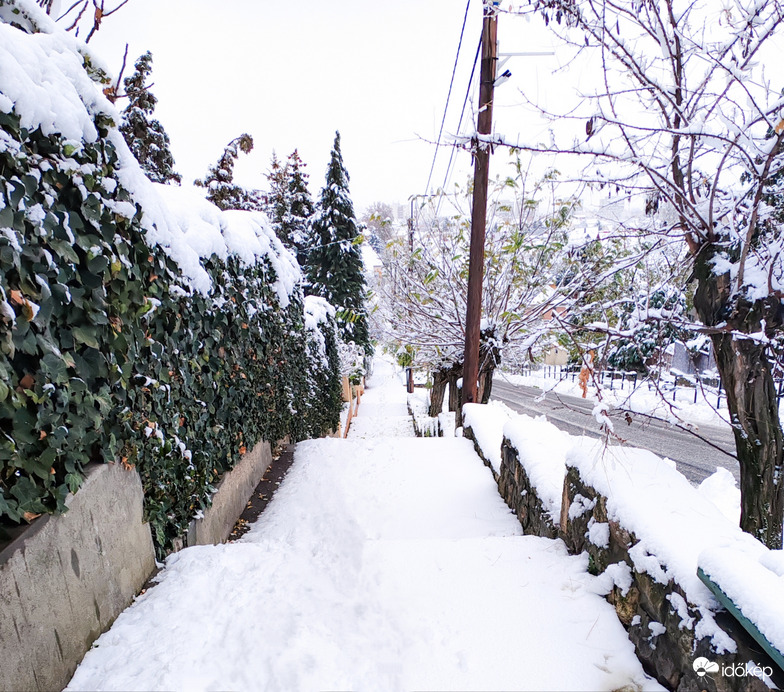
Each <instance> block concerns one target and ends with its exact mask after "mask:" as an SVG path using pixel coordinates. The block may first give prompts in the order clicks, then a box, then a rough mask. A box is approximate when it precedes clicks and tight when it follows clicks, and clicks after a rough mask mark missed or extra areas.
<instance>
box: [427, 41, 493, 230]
mask: <svg viewBox="0 0 784 692" xmlns="http://www.w3.org/2000/svg"><path fill="white" fill-rule="evenodd" d="M481 51H482V37H481V35H480V37H479V43H478V44H477V46H476V54H475V55H474V64H473V66H472V67H471V77H470V78H469V79H468V87H467V88H466V94H465V98H464V99H463V108H462V109H461V111H460V120H459V121H458V123H457V130H456V133H457V134H458V135H459V134H460V128H461V127H462V126H463V118H464V117H465V110H466V106H467V105H468V99H469V98H470V97H471V87H472V86H473V84H474V75H475V74H476V66H477V64H478V63H479V54H480V53H481ZM456 149H457V147H455V146H453V147H452V148H451V151H450V152H449V163H448V164H447V166H446V173H445V174H444V184H443V185H442V186H441V190H442V191H443V190H446V186H447V185H448V183H449V177H450V176H451V175H452V162H453V160H454V157H455V150H456ZM442 200H443V195H441V196H440V197H439V198H438V204H437V205H436V219H437V218H438V213H439V212H440V211H441V202H442Z"/></svg>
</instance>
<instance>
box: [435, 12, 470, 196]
mask: <svg viewBox="0 0 784 692" xmlns="http://www.w3.org/2000/svg"><path fill="white" fill-rule="evenodd" d="M470 5H471V0H468V1H467V2H466V8H465V15H464V16H463V26H462V28H461V29H460V41H459V42H458V44H457V54H456V55H455V64H454V66H453V67H452V78H451V79H450V80H449V92H448V93H447V95H446V105H445V106H444V115H443V117H442V118H441V128H440V129H439V131H438V140H437V141H436V150H435V151H434V152H433V163H431V164H430V174H429V175H428V176H427V185H426V186H425V193H428V192H430V181H431V180H432V178H433V171H434V170H435V167H436V158H437V157H438V148H439V147H440V146H441V136H442V135H443V133H444V123H445V122H446V114H447V111H448V110H449V99H450V98H451V96H452V86H453V85H454V83H455V74H456V73H457V63H458V61H459V59H460V49H461V48H462V46H463V36H464V34H465V28H466V22H467V21H468V8H469V7H470Z"/></svg>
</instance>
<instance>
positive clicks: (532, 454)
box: [504, 415, 584, 526]
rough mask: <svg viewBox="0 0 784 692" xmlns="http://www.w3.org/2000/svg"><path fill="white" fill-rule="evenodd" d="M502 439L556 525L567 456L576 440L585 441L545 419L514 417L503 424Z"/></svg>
mask: <svg viewBox="0 0 784 692" xmlns="http://www.w3.org/2000/svg"><path fill="white" fill-rule="evenodd" d="M504 437H506V438H507V439H508V440H509V442H510V443H511V444H512V446H513V447H514V448H515V449H516V450H517V454H518V457H519V459H520V463H521V464H522V465H523V468H524V469H525V472H526V473H527V474H528V478H529V479H530V480H531V484H532V485H533V486H534V487H535V488H536V492H537V494H538V495H539V499H540V500H541V501H542V505H543V506H544V508H545V509H546V510H547V513H548V514H549V515H550V519H551V520H552V522H553V525H554V526H559V525H560V523H561V499H562V496H563V484H564V476H565V475H566V457H567V454H568V453H569V451H570V450H571V448H572V446H573V445H574V444H575V443H577V441H578V440H580V443H582V442H584V441H583V440H581V439H580V438H574V437H572V436H571V435H568V434H567V433H564V432H561V431H560V430H559V429H558V428H556V427H555V426H554V425H553V424H552V423H550V422H548V421H547V419H546V418H545V417H544V416H539V417H538V418H531V417H530V416H522V415H515V416H514V417H513V418H512V419H511V420H510V421H509V422H507V423H506V425H504Z"/></svg>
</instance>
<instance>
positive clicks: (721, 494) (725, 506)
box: [697, 466, 740, 526]
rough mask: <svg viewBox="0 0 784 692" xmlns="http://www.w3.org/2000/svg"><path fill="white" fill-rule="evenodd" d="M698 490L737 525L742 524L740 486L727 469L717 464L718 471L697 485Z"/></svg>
mask: <svg viewBox="0 0 784 692" xmlns="http://www.w3.org/2000/svg"><path fill="white" fill-rule="evenodd" d="M697 491H698V492H699V493H700V494H701V495H702V496H703V497H705V498H706V499H708V500H710V501H711V502H712V503H713V504H714V505H716V507H718V508H719V511H720V512H721V513H722V514H723V515H724V516H725V517H727V519H729V520H730V521H731V522H732V523H733V524H735V526H740V488H738V484H737V482H736V481H735V477H734V476H733V475H732V474H731V473H730V472H729V471H728V470H727V469H725V468H724V467H722V466H717V467H716V471H715V472H714V473H712V474H711V475H710V476H708V477H707V478H706V479H705V480H704V481H702V483H700V484H699V485H698V486H697Z"/></svg>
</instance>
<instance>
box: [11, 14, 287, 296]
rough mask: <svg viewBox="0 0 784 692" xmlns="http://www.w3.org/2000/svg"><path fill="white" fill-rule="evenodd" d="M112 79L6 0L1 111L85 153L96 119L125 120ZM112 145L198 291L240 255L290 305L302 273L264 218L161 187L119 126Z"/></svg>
mask: <svg viewBox="0 0 784 692" xmlns="http://www.w3.org/2000/svg"><path fill="white" fill-rule="evenodd" d="M12 23H13V24H12ZM106 75H107V71H106V70H105V68H104V67H103V65H102V62H101V61H100V59H99V58H97V57H96V56H95V55H94V54H93V53H92V52H91V51H90V49H89V48H88V47H87V46H86V45H84V44H83V43H81V42H80V41H78V40H77V39H75V38H74V37H73V36H71V35H70V34H68V33H67V32H65V31H64V30H63V29H62V28H60V27H59V26H57V25H56V24H55V23H54V22H52V20H51V19H50V18H49V17H48V16H47V15H46V14H45V13H44V12H43V11H42V10H41V9H40V8H39V7H38V6H37V5H36V4H35V3H34V2H33V1H32V0H0V111H2V112H5V113H10V112H11V111H13V112H15V113H16V114H17V115H18V116H19V117H20V118H21V123H22V126H23V127H25V128H27V129H30V130H35V129H37V128H39V127H40V128H41V131H42V132H43V133H44V134H45V135H52V134H60V135H62V136H63V137H64V138H65V139H66V140H67V141H68V142H69V143H70V144H71V145H72V146H73V147H74V149H75V150H78V149H80V148H81V145H82V142H95V141H96V140H97V139H98V136H99V135H98V130H97V128H96V125H95V118H96V116H98V115H104V116H108V117H109V118H110V119H111V120H112V121H113V122H114V123H115V124H118V123H119V122H120V113H119V111H118V110H117V108H116V107H115V106H114V104H112V103H111V102H110V101H109V100H108V99H107V98H106V96H105V95H104V93H103V87H104V86H105V84H106V83H107V81H108V80H107V77H106ZM97 80H103V83H102V82H101V81H97ZM108 140H109V141H110V142H111V143H112V144H113V145H114V147H115V148H116V149H117V152H118V156H119V159H120V167H119V169H118V170H117V179H118V181H119V182H120V184H122V185H123V186H124V187H125V188H126V189H127V190H128V191H129V192H130V193H131V195H132V197H133V200H134V202H135V203H136V204H138V205H139V206H140V207H141V208H142V211H143V217H142V226H143V228H144V230H145V231H146V234H147V238H148V241H149V242H150V243H152V244H154V245H158V246H159V247H161V248H163V249H164V251H165V252H166V253H167V254H168V255H169V256H170V257H171V258H172V259H173V260H174V261H175V262H176V263H177V265H178V266H179V268H180V270H181V271H182V273H183V276H184V277H185V280H186V282H187V283H188V284H189V286H190V287H191V288H192V289H194V290H197V291H199V292H201V293H203V294H208V293H209V292H210V290H211V288H212V282H211V280H210V277H209V276H208V274H207V272H206V271H205V269H204V267H203V266H202V260H203V259H206V258H208V257H210V256H211V255H213V254H214V255H217V256H218V257H220V258H222V259H226V257H227V256H228V255H230V254H231V255H236V256H238V257H239V258H240V259H241V260H242V261H243V262H245V263H246V264H253V263H256V262H259V261H261V260H263V259H267V260H269V262H270V263H271V265H272V267H273V269H274V270H275V274H276V276H277V280H276V283H275V286H274V288H275V291H276V293H277V295H278V298H279V300H280V303H281V306H282V307H285V306H286V305H288V302H289V298H290V296H291V293H292V291H293V290H294V287H295V286H296V284H297V282H298V281H299V278H300V271H299V268H298V265H297V262H296V259H295V258H294V257H293V256H292V255H291V253H289V251H288V250H286V249H285V248H284V247H283V245H282V244H281V242H280V241H279V240H278V239H277V237H276V236H275V234H274V233H273V232H272V230H271V229H270V227H269V224H268V222H267V220H266V217H265V216H264V215H263V214H260V213H251V212H221V211H220V210H219V209H217V207H214V206H213V205H211V204H210V203H209V202H207V201H206V200H204V198H203V196H199V195H198V194H197V193H196V192H195V191H193V190H192V189H188V188H182V189H178V188H174V187H171V186H163V185H156V184H153V183H152V182H150V180H149V178H147V176H146V175H145V174H144V172H143V171H142V170H141V168H140V167H139V164H138V162H137V161H136V159H135V158H134V157H133V155H132V154H131V152H130V150H129V149H128V146H127V144H126V143H125V140H124V139H123V136H122V134H121V133H120V131H119V130H118V129H117V128H116V127H114V128H112V129H110V131H109V135H108ZM115 211H116V213H119V214H121V215H123V216H126V217H132V216H133V215H134V214H135V211H136V210H135V209H134V208H133V205H121V206H118V207H117V208H116V209H115Z"/></svg>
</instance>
